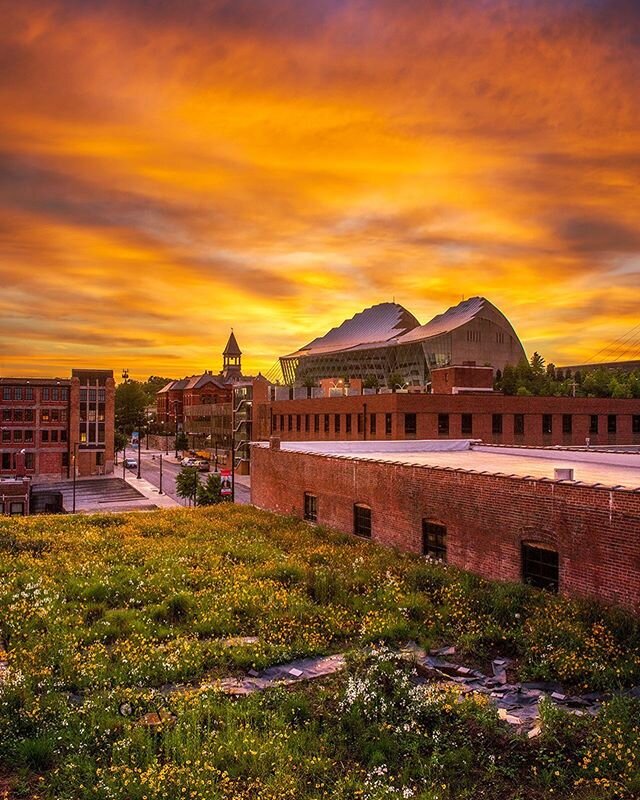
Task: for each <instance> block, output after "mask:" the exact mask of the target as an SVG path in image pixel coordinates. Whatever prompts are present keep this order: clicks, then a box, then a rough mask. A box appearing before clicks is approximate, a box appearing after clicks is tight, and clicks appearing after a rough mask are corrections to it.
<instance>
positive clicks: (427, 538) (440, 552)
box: [422, 519, 447, 561]
mask: <svg viewBox="0 0 640 800" xmlns="http://www.w3.org/2000/svg"><path fill="white" fill-rule="evenodd" d="M422 553H423V555H425V556H429V558H435V559H436V560H437V561H446V560H447V529H446V527H445V526H444V525H439V524H438V523H437V522H429V521H428V520H426V519H423V520H422Z"/></svg>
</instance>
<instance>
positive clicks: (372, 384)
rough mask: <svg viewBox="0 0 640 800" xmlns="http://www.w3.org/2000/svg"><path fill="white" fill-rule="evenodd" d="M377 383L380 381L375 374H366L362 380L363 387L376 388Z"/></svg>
mask: <svg viewBox="0 0 640 800" xmlns="http://www.w3.org/2000/svg"><path fill="white" fill-rule="evenodd" d="M379 385H380V382H379V381H378V378H377V377H376V376H375V375H367V377H366V378H365V379H364V380H363V381H362V387H363V388H364V389H377V388H378V386H379Z"/></svg>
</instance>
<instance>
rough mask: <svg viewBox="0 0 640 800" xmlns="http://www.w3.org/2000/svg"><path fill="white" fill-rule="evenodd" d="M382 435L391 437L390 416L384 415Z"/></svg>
mask: <svg viewBox="0 0 640 800" xmlns="http://www.w3.org/2000/svg"><path fill="white" fill-rule="evenodd" d="M384 433H385V436H391V414H385V415H384Z"/></svg>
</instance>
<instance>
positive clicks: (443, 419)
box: [438, 414, 449, 436]
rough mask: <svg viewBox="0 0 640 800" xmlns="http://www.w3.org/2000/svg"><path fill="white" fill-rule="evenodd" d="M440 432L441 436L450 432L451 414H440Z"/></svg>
mask: <svg viewBox="0 0 640 800" xmlns="http://www.w3.org/2000/svg"><path fill="white" fill-rule="evenodd" d="M438 433H439V434H440V436H448V434H449V415H448V414H438Z"/></svg>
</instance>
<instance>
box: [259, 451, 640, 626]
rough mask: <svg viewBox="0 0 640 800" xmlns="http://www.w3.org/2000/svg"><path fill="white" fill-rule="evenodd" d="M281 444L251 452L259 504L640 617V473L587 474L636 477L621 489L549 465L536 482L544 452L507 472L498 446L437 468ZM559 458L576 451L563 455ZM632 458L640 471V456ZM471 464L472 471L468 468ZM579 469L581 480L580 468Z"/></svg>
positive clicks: (406, 458) (404, 459)
mask: <svg viewBox="0 0 640 800" xmlns="http://www.w3.org/2000/svg"><path fill="white" fill-rule="evenodd" d="M279 444H280V443H279V441H278V440H274V441H273V442H272V446H271V447H269V446H265V445H254V447H253V448H252V449H253V453H252V478H251V501H252V503H254V504H255V505H256V506H258V507H259V508H264V509H268V510H271V511H276V512H278V513H283V514H291V515H294V516H298V517H300V518H302V519H307V520H308V521H309V522H313V523H318V524H322V525H328V526H331V527H333V528H336V529H338V530H341V531H344V532H346V533H354V534H356V535H359V536H363V537H366V538H370V539H372V540H374V541H377V542H379V543H381V544H384V545H389V546H393V547H397V548H399V549H401V550H406V551H409V552H413V553H416V554H423V555H426V556H430V557H431V558H435V559H438V560H442V561H445V562H447V563H449V564H452V565H454V566H456V567H460V568H462V569H465V570H469V571H471V572H474V573H476V574H478V575H481V576H482V577H485V578H488V579H494V580H504V581H513V582H518V581H523V582H526V583H530V584H533V585H534V586H539V587H543V588H547V589H551V590H555V591H559V592H560V593H561V594H564V595H567V596H574V597H581V598H593V599H596V600H599V601H601V602H605V603H615V604H618V605H621V606H624V607H626V608H628V609H630V610H631V611H634V612H636V613H637V612H640V488H634V486H635V487H637V486H638V484H640V468H638V467H635V468H633V467H631V468H630V469H626V468H624V469H622V470H621V469H620V468H618V467H615V466H613V467H611V466H610V465H607V464H601V465H597V470H599V471H596V467H594V465H593V464H592V465H591V466H590V467H589V469H590V470H591V472H590V474H591V475H592V476H595V477H600V475H602V474H605V475H606V474H607V472H608V471H609V470H612V472H611V473H610V475H611V482H612V483H615V484H620V483H621V482H622V481H623V480H625V479H627V476H629V477H630V481H631V483H630V486H629V488H622V486H620V485H610V486H606V485H603V483H602V482H600V481H599V482H593V483H592V482H590V481H589V482H581V481H576V480H556V479H553V474H554V471H553V468H552V464H553V462H551V464H550V466H549V471H550V474H551V476H552V477H551V478H549V477H540V474H539V473H540V469H539V468H538V470H537V472H538V474H537V475H532V474H531V471H532V464H533V465H536V464H538V463H539V461H540V460H541V459H540V457H539V456H536V457H533V458H529V459H528V460H527V459H523V465H522V467H518V466H514V456H507V457H505V458H504V461H505V466H504V467H503V468H501V467H500V460H501V458H502V456H501V455H500V453H501V452H502V450H501V448H493V449H494V450H495V451H496V454H494V455H493V456H492V455H491V454H489V455H487V454H486V453H479V454H477V456H478V459H477V462H476V461H474V460H473V454H469V453H464V454H463V455H464V456H469V457H470V459H471V460H470V461H466V462H465V461H464V460H463V459H462V458H461V461H460V464H456V460H455V456H456V454H455V453H447V454H446V457H445V458H440V461H441V462H442V463H441V464H440V465H438V460H439V457H438V454H437V453H430V454H429V456H428V459H427V463H412V462H416V461H418V460H419V457H420V456H419V454H418V453H414V452H405V453H400V452H390V453H389V454H388V455H387V457H386V458H385V457H383V456H381V455H380V454H379V453H373V454H369V455H368V454H367V453H366V452H363V453H361V454H357V453H353V452H352V453H350V454H349V452H348V451H347V450H340V451H339V452H335V453H331V452H324V453H323V452H304V451H294V450H291V449H285V448H284V447H283V448H280V446H279ZM287 447H293V446H287ZM485 450H491V448H485ZM547 455H549V453H548V451H547ZM553 455H554V457H555V454H553ZM586 455H587V456H598V455H600V454H595V453H589V454H586ZM563 457H564V458H567V457H569V455H568V454H567V453H566V452H565V453H564V454H558V456H557V458H558V459H560V458H563ZM582 457H583V458H584V457H585V455H584V454H582ZM609 457H610V458H611V456H609ZM625 458H627V459H633V458H635V459H637V460H638V463H639V464H640V456H639V455H627V456H626V457H625ZM429 459H433V464H431V465H429V463H428V461H429ZM516 460H517V459H516ZM423 461H424V459H423ZM464 463H469V464H470V466H471V467H472V468H463V467H462V466H461V465H462V464H464ZM563 463H566V462H563ZM496 464H497V465H496ZM577 467H578V469H577V470H576V471H577V472H579V471H580V470H583V471H584V472H585V474H586V469H587V467H585V465H584V463H582V462H580V463H579V464H577ZM533 469H534V470H535V469H536V467H535V466H534V467H533ZM511 473H516V474H511ZM621 474H624V476H625V477H624V478H620V475H621ZM634 482H635V483H634Z"/></svg>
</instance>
